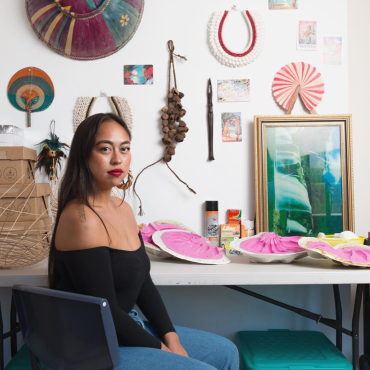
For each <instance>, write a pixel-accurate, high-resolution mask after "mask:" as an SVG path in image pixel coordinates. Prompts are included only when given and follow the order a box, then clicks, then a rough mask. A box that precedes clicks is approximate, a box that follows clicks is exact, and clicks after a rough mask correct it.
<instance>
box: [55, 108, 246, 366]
mask: <svg viewBox="0 0 370 370" xmlns="http://www.w3.org/2000/svg"><path fill="white" fill-rule="evenodd" d="M130 145H131V133H130V131H129V130H128V128H127V126H126V124H125V123H124V122H123V121H122V120H121V119H120V118H119V117H117V116H115V115H113V114H96V115H93V116H91V117H89V118H87V119H86V120H85V121H83V122H82V123H81V124H80V125H79V127H78V128H77V130H76V133H75V135H74V137H73V141H72V145H71V150H70V156H69V160H68V165H67V169H66V172H65V175H64V177H63V180H62V182H61V186H60V190H59V200H58V213H57V216H56V222H55V229H54V233H53V237H52V241H51V247H50V257H49V271H48V274H49V284H50V288H52V289H58V290H63V291H68V292H74V293H79V294H85V295H90V296H96V297H101V298H105V299H107V301H108V302H109V306H110V309H111V312H112V316H113V321H114V324H115V327H116V333H117V338H118V342H119V345H120V353H121V359H122V361H121V365H120V366H118V367H117V368H115V369H130V370H135V369H140V370H142V369H151V370H156V369H161V370H165V369H171V370H172V369H176V370H180V369H184V370H185V369H186V370H192V369H194V370H195V369H199V370H202V369H204V370H205V369H215V368H216V369H223V370H226V369H228V370H236V369H239V358H238V351H237V349H236V347H235V345H234V344H233V343H232V342H231V341H229V340H228V339H226V338H223V337H221V336H218V335H215V334H212V333H207V332H204V331H199V330H194V329H189V328H183V327H177V326H175V327H174V326H173V325H172V323H171V320H170V318H169V316H168V314H167V311H166V308H165V306H164V304H163V301H162V299H161V297H160V295H159V292H158V290H157V288H156V286H155V285H154V284H153V282H152V279H151V277H150V273H149V271H150V261H149V258H148V256H147V254H146V252H145V249H144V243H143V239H142V236H141V234H140V231H139V228H138V226H137V223H136V220H135V217H134V214H133V212H132V210H131V207H130V206H129V205H128V203H126V202H125V201H124V196H123V199H119V198H116V197H112V196H111V191H112V188H113V187H115V186H117V187H118V188H121V189H123V190H127V189H128V187H129V186H130V185H131V182H132V175H131V172H130V170H129V169H130V162H131V152H130ZM126 177H128V179H127V180H126V181H124V179H125V178H126ZM135 304H137V305H138V307H139V308H140V309H141V311H142V312H143V313H144V315H145V316H146V318H147V319H148V320H149V323H148V322H145V324H144V322H143V321H142V320H141V319H140V317H138V316H137V312H136V311H134V310H133V308H134V305H135Z"/></svg>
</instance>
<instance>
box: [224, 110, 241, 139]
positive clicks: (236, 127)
mask: <svg viewBox="0 0 370 370" xmlns="http://www.w3.org/2000/svg"><path fill="white" fill-rule="evenodd" d="M241 122H242V118H241V113H240V112H230V113H221V123H222V141H223V142H230V141H242V125H241Z"/></svg>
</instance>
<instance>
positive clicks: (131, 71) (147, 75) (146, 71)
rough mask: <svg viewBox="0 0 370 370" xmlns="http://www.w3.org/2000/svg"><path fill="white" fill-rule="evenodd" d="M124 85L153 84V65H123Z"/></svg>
mask: <svg viewBox="0 0 370 370" xmlns="http://www.w3.org/2000/svg"><path fill="white" fill-rule="evenodd" d="M123 73H124V78H123V83H124V84H125V85H153V65H152V64H145V65H136V64H135V65H125V66H124V68H123Z"/></svg>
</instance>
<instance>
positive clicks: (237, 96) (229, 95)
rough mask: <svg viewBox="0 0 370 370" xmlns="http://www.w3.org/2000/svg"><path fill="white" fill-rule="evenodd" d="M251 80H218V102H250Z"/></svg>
mask: <svg viewBox="0 0 370 370" xmlns="http://www.w3.org/2000/svg"><path fill="white" fill-rule="evenodd" d="M250 100H251V99H250V80H249V79H245V80H217V101H218V102H219V103H220V102H239V101H250Z"/></svg>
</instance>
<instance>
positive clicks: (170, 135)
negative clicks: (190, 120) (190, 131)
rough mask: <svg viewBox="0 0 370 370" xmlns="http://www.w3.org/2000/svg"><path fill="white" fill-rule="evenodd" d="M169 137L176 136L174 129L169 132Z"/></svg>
mask: <svg viewBox="0 0 370 370" xmlns="http://www.w3.org/2000/svg"><path fill="white" fill-rule="evenodd" d="M168 137H169V138H171V139H173V138H174V137H175V134H174V133H173V132H172V131H170V132H169V133H168Z"/></svg>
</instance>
